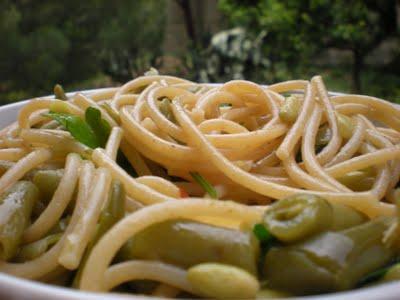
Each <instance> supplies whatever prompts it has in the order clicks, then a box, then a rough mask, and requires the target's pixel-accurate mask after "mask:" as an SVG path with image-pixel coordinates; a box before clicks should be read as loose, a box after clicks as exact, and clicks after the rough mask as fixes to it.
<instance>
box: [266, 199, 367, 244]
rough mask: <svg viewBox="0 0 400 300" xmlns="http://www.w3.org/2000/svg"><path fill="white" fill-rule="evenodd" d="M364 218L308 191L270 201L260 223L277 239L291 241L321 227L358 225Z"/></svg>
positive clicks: (325, 228) (313, 232) (339, 227)
mask: <svg viewBox="0 0 400 300" xmlns="http://www.w3.org/2000/svg"><path fill="white" fill-rule="evenodd" d="M366 219H367V218H366V217H365V216H364V215H363V214H361V213H360V212H358V211H356V210H355V209H353V208H350V207H347V206H345V205H342V204H336V203H329V202H328V201H326V200H325V199H323V198H321V197H318V196H314V195H310V194H297V195H293V196H290V197H287V198H284V199H281V200H279V201H277V202H275V203H274V204H272V205H271V206H270V207H269V209H268V210H267V211H266V212H265V214H264V217H263V224H264V226H265V227H266V228H267V229H268V231H269V232H270V233H271V234H272V235H273V236H275V237H276V238H277V239H279V240H280V241H282V242H286V243H291V242H295V241H299V240H302V239H304V238H306V237H310V236H311V235H313V234H317V233H320V232H322V231H324V230H328V229H330V230H342V229H345V228H348V227H351V226H355V225H359V224H361V223H363V222H365V221H366Z"/></svg>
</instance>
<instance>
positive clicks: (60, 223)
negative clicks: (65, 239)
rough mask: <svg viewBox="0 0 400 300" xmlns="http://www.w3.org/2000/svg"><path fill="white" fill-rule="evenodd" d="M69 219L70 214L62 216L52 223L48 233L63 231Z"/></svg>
mask: <svg viewBox="0 0 400 300" xmlns="http://www.w3.org/2000/svg"><path fill="white" fill-rule="evenodd" d="M70 220H71V216H67V217H65V218H62V219H61V220H60V221H58V223H57V224H56V225H54V227H53V228H51V229H50V231H49V233H50V234H57V233H63V232H65V230H66V229H67V227H68V224H69V221H70Z"/></svg>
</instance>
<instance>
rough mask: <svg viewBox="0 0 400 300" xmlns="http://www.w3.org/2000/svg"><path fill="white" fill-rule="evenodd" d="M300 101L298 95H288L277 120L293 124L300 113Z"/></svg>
mask: <svg viewBox="0 0 400 300" xmlns="http://www.w3.org/2000/svg"><path fill="white" fill-rule="evenodd" d="M301 105H302V101H301V98H300V96H298V95H290V96H289V97H287V98H286V100H285V103H284V104H283V105H282V106H281V108H280V111H279V118H280V119H281V120H282V121H283V122H286V123H294V122H295V121H296V119H297V116H298V114H299V112H300V108H301Z"/></svg>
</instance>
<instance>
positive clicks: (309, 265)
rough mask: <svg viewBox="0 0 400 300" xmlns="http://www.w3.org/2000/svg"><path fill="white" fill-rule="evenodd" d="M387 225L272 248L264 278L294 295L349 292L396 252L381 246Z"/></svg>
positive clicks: (381, 221)
mask: <svg viewBox="0 0 400 300" xmlns="http://www.w3.org/2000/svg"><path fill="white" fill-rule="evenodd" d="M389 224H390V222H389V220H388V219H387V218H380V219H375V220H372V221H369V222H367V223H364V224H361V225H358V226H355V227H352V228H350V229H346V230H343V231H339V232H332V231H327V232H323V233H321V234H319V235H317V236H314V237H312V238H310V239H307V240H305V241H303V242H301V243H298V244H294V245H291V246H286V247H275V248H272V249H271V250H270V251H269V252H268V253H267V255H266V258H265V264H264V274H265V276H266V280H267V281H268V284H269V286H270V287H272V288H275V289H283V290H286V291H289V292H291V293H294V294H296V295H306V294H315V293H325V292H332V291H340V290H346V289H350V288H353V287H355V286H356V284H357V282H358V281H359V280H360V279H361V278H363V277H364V276H365V275H366V274H368V273H370V272H372V271H374V270H377V269H379V268H381V267H382V266H385V265H386V264H387V263H388V262H389V261H391V260H392V259H393V258H394V257H395V255H396V252H395V251H394V250H393V249H390V248H387V247H385V246H384V244H383V242H382V237H383V233H384V232H385V230H386V229H387V227H388V225H389Z"/></svg>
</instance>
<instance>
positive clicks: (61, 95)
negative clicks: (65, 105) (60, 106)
mask: <svg viewBox="0 0 400 300" xmlns="http://www.w3.org/2000/svg"><path fill="white" fill-rule="evenodd" d="M54 97H55V98H56V99H59V100H68V97H67V95H66V94H65V92H64V88H63V87H62V85H61V84H56V85H55V86H54Z"/></svg>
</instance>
